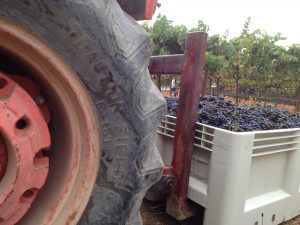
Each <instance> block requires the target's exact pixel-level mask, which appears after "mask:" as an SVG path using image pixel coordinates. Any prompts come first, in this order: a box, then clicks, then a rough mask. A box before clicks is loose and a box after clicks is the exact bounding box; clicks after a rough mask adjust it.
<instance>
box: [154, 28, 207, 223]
mask: <svg viewBox="0 0 300 225" xmlns="http://www.w3.org/2000/svg"><path fill="white" fill-rule="evenodd" d="M206 43H207V34H206V33H204V32H196V33H188V34H187V39H186V47H185V53H184V54H181V55H167V56H153V57H151V59H150V63H149V70H150V73H152V74H182V80H181V85H180V96H179V107H178V112H177V122H176V128H175V138H174V144H173V159H172V171H173V176H174V186H173V188H172V192H171V195H170V197H169V198H168V201H167V213H168V214H169V215H171V216H173V217H174V218H176V219H178V220H183V219H186V218H188V217H190V216H192V215H193V211H192V210H191V209H190V208H189V207H188V205H187V201H186V200H187V192H188V183H189V176H190V168H191V161H192V151H193V143H194V135H195V124H196V116H197V111H198V104H199V96H200V94H201V93H204V92H205V90H203V89H204V88H205V85H204V84H205V83H206V82H207V81H206V80H207V78H206V80H205V78H204V65H205V51H206Z"/></svg>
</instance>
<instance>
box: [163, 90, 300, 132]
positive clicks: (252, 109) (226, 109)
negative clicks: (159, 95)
mask: <svg viewBox="0 0 300 225" xmlns="http://www.w3.org/2000/svg"><path fill="white" fill-rule="evenodd" d="M165 99H166V101H167V104H168V114H169V115H171V116H176V114H177V109H178V101H177V100H176V99H174V98H170V97H165ZM198 122H200V123H203V124H207V125H211V126H214V127H219V128H222V129H226V130H230V131H236V132H242V131H259V130H273V129H287V128H300V114H299V113H291V112H289V111H288V110H286V109H283V110H281V109H277V108H275V107H274V106H261V105H255V106H247V105H243V106H240V105H237V104H233V103H232V101H226V100H225V99H224V98H223V97H215V96H206V97H200V101H199V110H198Z"/></svg>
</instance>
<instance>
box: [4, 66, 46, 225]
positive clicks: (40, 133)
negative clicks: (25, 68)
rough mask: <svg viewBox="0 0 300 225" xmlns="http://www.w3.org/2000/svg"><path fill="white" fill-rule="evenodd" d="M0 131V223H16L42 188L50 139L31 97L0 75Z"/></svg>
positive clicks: (42, 118)
mask: <svg viewBox="0 0 300 225" xmlns="http://www.w3.org/2000/svg"><path fill="white" fill-rule="evenodd" d="M0 81H1V83H2V84H3V85H1V86H0V117H1V118H0V130H1V135H2V136H3V137H4V139H5V146H6V149H7V152H8V155H9V157H10V158H9V163H8V165H7V168H6V172H5V174H4V177H3V179H2V180H1V196H0V221H1V222H2V223H4V224H6V225H13V224H15V223H17V222H18V221H19V220H20V219H21V218H22V217H23V216H24V215H25V214H26V212H27V210H28V209H29V208H30V206H31V203H32V202H33V201H34V199H35V197H36V195H37V193H38V191H39V190H40V189H41V188H42V187H43V185H44V183H45V181H46V178H47V174H48V170H49V161H48V158H47V157H45V156H44V155H43V151H44V150H49V148H50V144H51V139H50V133H49V130H48V125H47V122H46V121H45V119H44V117H43V114H42V113H41V111H40V110H39V108H38V106H37V105H36V103H35V102H34V100H33V99H32V97H31V96H30V95H29V94H28V93H27V92H26V91H25V90H24V89H23V88H21V87H20V86H19V85H18V84H16V82H15V81H13V80H12V79H10V78H9V77H8V76H7V75H5V74H4V73H1V72H0Z"/></svg>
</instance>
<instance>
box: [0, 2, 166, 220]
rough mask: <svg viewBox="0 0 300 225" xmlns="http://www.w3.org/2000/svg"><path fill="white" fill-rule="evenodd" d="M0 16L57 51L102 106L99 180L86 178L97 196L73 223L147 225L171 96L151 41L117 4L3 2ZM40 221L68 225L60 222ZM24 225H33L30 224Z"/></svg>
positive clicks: (73, 217)
mask: <svg viewBox="0 0 300 225" xmlns="http://www.w3.org/2000/svg"><path fill="white" fill-rule="evenodd" d="M0 17H5V18H6V19H8V20H11V21H14V22H16V23H18V24H19V25H21V26H22V27H24V28H25V29H27V30H29V31H31V32H33V33H34V34H35V35H37V36H38V37H39V38H41V39H42V40H43V41H44V42H46V43H47V44H48V45H49V46H51V48H53V49H55V50H56V51H57V52H58V53H59V54H60V55H61V56H62V57H63V58H64V60H66V61H67V63H68V64H69V65H70V66H71V67H72V68H73V69H74V70H75V71H76V73H77V74H78V76H79V78H80V80H81V81H82V82H83V84H84V86H85V87H86V89H87V90H88V93H89V94H90V96H91V98H92V100H93V102H94V106H95V108H96V114H97V117H98V121H99V130H100V143H101V163H100V166H99V172H98V175H97V178H96V181H95V180H93V178H91V179H89V178H87V179H86V181H85V182H95V186H94V189H93V191H92V193H89V192H88V191H87V192H86V193H85V195H91V197H90V199H89V201H88V202H85V201H82V204H83V205H84V206H85V205H86V208H85V210H84V211H81V212H76V215H75V214H74V215H68V217H69V218H71V219H69V220H68V222H69V223H68V224H79V225H100V224H101V225H102V224H103V225H105V224H109V225H117V224H119V225H125V224H126V225H133V224H134V225H138V224H142V221H141V216H140V213H139V209H140V205H141V203H142V200H143V197H144V195H145V193H146V191H147V190H148V188H149V187H150V186H151V185H152V184H153V183H155V182H156V181H158V180H159V178H160V177H161V175H162V170H163V163H162V160H161V158H160V155H159V153H158V151H157V149H156V147H155V141H154V138H155V133H156V129H157V126H158V123H159V121H160V120H161V119H162V118H163V117H164V115H165V114H166V107H165V101H164V98H163V97H162V95H161V94H160V92H159V91H158V89H157V88H156V87H155V85H154V84H153V83H152V81H151V79H150V76H149V71H148V61H149V57H150V54H151V50H150V44H149V43H150V41H149V37H148V35H147V34H146V33H145V31H144V30H143V29H142V28H141V27H140V26H139V25H138V24H137V23H136V21H134V20H133V19H132V18H131V17H130V16H128V15H127V14H126V13H124V12H123V11H122V10H121V8H120V7H119V5H118V3H117V2H116V1H115V0H62V1H57V0H23V1H19V0H1V1H0ZM71 85H72V84H71ZM53 122H55V121H53ZM97 151H99V150H97ZM50 162H51V157H50ZM50 165H51V164H50ZM49 173H51V166H50V168H49ZM82 185H84V184H82ZM33 204H34V203H33ZM68 207H70V206H68ZM30 210H31V209H29V212H30V213H31V214H33V215H34V212H31V211H30ZM59 210H61V211H63V209H59ZM49 213H50V212H49ZM55 215H56V214H55ZM49 218H50V217H49ZM24 221H25V222H24ZM40 221H42V222H39V223H38V224H41V225H42V224H45V225H50V224H51V225H52V224H53V225H54V224H55V225H60V224H63V223H60V222H58V221H57V220H55V218H51V219H49V220H48V222H45V221H44V220H43V219H40ZM19 223H20V224H25V225H29V224H26V220H23V219H21V221H20V222H19ZM19 223H18V224H19ZM64 224H65V223H64ZM30 225H32V224H30Z"/></svg>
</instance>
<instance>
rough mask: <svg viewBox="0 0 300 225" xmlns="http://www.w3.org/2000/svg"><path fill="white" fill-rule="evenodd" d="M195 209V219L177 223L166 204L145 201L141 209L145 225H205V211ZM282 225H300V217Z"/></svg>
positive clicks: (199, 208) (198, 208) (200, 208)
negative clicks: (168, 212) (169, 213)
mask: <svg viewBox="0 0 300 225" xmlns="http://www.w3.org/2000/svg"><path fill="white" fill-rule="evenodd" d="M195 207H196V212H197V215H196V216H195V217H193V218H191V219H188V220H183V221H177V220H175V219H173V218H172V217H170V216H169V215H167V214H166V210H165V209H166V204H165V202H163V201H160V202H150V201H148V200H144V201H143V204H142V207H141V213H142V218H143V225H203V223H202V221H203V215H204V209H203V208H202V207H199V206H198V207H197V206H195ZM280 225H300V216H298V217H296V218H294V219H292V220H290V221H287V222H284V223H281V224H280Z"/></svg>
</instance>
